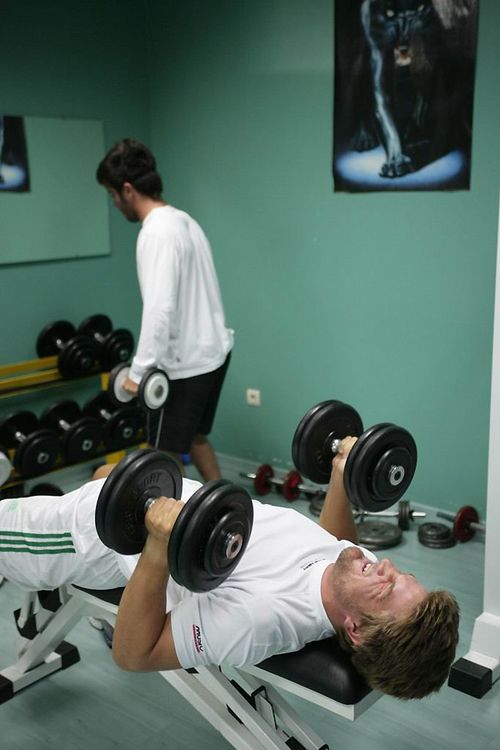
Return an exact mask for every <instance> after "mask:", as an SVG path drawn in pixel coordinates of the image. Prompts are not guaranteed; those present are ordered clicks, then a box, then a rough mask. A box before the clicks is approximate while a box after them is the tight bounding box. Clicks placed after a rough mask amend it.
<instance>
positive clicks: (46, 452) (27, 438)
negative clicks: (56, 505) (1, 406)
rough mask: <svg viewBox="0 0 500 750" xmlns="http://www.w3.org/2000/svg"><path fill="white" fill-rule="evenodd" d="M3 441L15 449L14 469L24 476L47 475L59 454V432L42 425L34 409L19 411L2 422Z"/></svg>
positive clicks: (1, 435) (0, 436)
mask: <svg viewBox="0 0 500 750" xmlns="http://www.w3.org/2000/svg"><path fill="white" fill-rule="evenodd" d="M0 441H1V442H2V443H4V444H5V445H6V446H7V447H8V448H15V449H16V452H15V454H14V468H15V469H16V471H17V472H18V473H19V474H20V475H21V476H23V477H33V476H36V475H37V474H44V473H45V472H46V471H49V469H51V468H52V466H53V465H54V464H55V462H56V460H57V457H58V455H59V448H60V446H59V438H58V435H57V432H55V431H54V430H49V429H46V428H43V429H42V428H40V424H39V421H38V419H37V417H36V416H35V414H33V412H31V411H19V412H17V413H16V414H11V415H10V416H8V417H6V418H5V419H2V421H1V422H0Z"/></svg>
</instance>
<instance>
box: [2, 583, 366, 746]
mask: <svg viewBox="0 0 500 750" xmlns="http://www.w3.org/2000/svg"><path fill="white" fill-rule="evenodd" d="M122 591H123V589H112V590H109V591H90V590H88V589H82V588H79V587H76V586H72V585H67V586H63V587H61V588H60V589H57V590H55V591H51V592H46V591H45V592H33V593H29V594H27V595H26V597H25V601H24V603H23V605H22V607H21V609H19V610H16V612H15V613H14V617H15V620H16V627H17V633H18V648H17V661H16V662H15V663H14V664H13V665H12V666H10V667H7V668H5V669H2V670H0V703H3V702H5V701H7V700H9V699H10V698H13V697H14V695H15V694H16V693H18V692H19V691H20V690H22V689H23V688H25V687H28V685H31V684H33V683H35V682H38V680H40V679H42V678H43V677H46V676H47V675H49V674H52V673H54V672H56V671H58V670H60V669H66V668H67V667H69V666H71V665H72V664H75V663H76V662H78V661H79V659H80V656H79V653H78V649H77V648H76V647H75V646H73V645H72V644H70V643H67V642H66V641H65V640H64V637H65V636H66V635H67V634H68V633H69V631H70V630H71V629H72V628H73V627H74V626H75V625H76V623H77V622H78V621H79V620H80V619H81V618H83V617H96V618H100V619H103V620H106V621H107V622H109V623H110V624H111V625H114V624H115V621H116V614H117V609H118V604H119V602H120V597H121V594H122ZM159 674H160V675H161V677H163V678H164V679H165V680H166V681H167V682H168V683H170V685H172V687H174V688H175V689H176V690H177V691H178V692H179V693H180V694H181V695H182V696H183V697H184V698H186V700H188V701H189V703H190V704H191V705H192V706H193V707H194V708H196V710H197V711H198V712H199V713H200V714H201V715H202V716H203V717H204V718H205V719H206V720H207V721H208V722H209V723H210V724H211V725H212V726H213V727H215V729H217V730H218V731H219V732H220V733H221V734H222V735H223V736H224V737H225V739H226V740H227V741H228V742H229V743H230V744H231V745H232V747H234V748H236V749H237V750H290V748H294V750H300V748H302V749H306V750H327V748H328V745H327V744H326V743H325V742H324V741H323V740H322V739H321V738H320V737H318V736H317V735H316V734H315V732H314V731H313V730H312V729H311V727H309V726H308V725H307V724H306V723H305V722H304V721H303V719H301V718H300V717H299V715H298V714H297V712H296V711H295V710H294V709H293V708H292V707H291V706H290V705H289V704H288V703H287V701H286V700H285V698H284V697H283V696H282V694H281V692H282V691H287V692H289V693H292V694H294V695H296V696H299V697H300V698H303V699H305V700H307V701H309V702H311V703H314V704H316V705H319V706H321V707H322V708H324V709H325V710H327V711H331V712H333V713H335V714H338V715H340V716H343V717H345V718H347V719H350V720H354V719H356V718H357V717H358V716H359V715H360V714H361V713H363V711H365V710H366V709H367V708H368V707H369V706H371V705H372V704H373V703H374V702H375V701H376V700H377V699H378V698H379V697H380V695H381V694H380V693H378V692H376V691H373V690H371V689H370V688H369V687H368V686H367V685H366V683H365V682H364V680H363V679H362V678H361V677H360V675H359V674H358V673H357V672H356V671H355V670H354V668H353V667H352V664H351V662H350V659H349V656H348V654H347V653H346V652H345V651H343V650H342V649H341V648H340V646H339V643H338V641H337V640H336V639H334V638H330V639H326V640H324V641H319V642H317V643H310V644H308V645H307V646H306V647H305V648H304V649H302V650H301V651H298V652H296V653H291V654H282V655H279V656H273V657H271V658H269V659H266V660H265V661H264V662H262V663H261V664H259V665H257V666H255V667H244V668H234V667H230V668H226V667H220V668H219V667H200V668H197V669H188V670H184V669H178V670H170V671H165V672H160V673H159Z"/></svg>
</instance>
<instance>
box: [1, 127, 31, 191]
mask: <svg viewBox="0 0 500 750" xmlns="http://www.w3.org/2000/svg"><path fill="white" fill-rule="evenodd" d="M29 189H30V175H29V168H28V152H27V146H26V135H25V131H24V119H23V118H22V117H18V116H16V115H2V114H0V192H8V193H26V192H28V191H29Z"/></svg>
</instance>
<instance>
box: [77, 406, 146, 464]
mask: <svg viewBox="0 0 500 750" xmlns="http://www.w3.org/2000/svg"><path fill="white" fill-rule="evenodd" d="M83 413H84V415H85V416H88V417H95V418H97V419H99V420H100V421H101V424H102V425H103V439H104V444H105V446H106V448H107V449H108V450H119V449H120V448H126V447H127V446H128V445H134V444H135V443H138V442H139V436H140V433H141V431H142V429H143V427H144V413H143V412H142V411H141V410H140V409H138V408H137V407H136V406H122V407H121V408H119V409H117V408H116V406H114V404H112V403H111V400H110V398H109V396H108V394H107V393H106V392H105V391H101V392H100V393H98V394H97V396H94V398H91V399H90V400H89V401H87V403H86V404H85V405H84V407H83Z"/></svg>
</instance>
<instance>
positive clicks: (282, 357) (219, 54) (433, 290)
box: [150, 0, 500, 510]
mask: <svg viewBox="0 0 500 750" xmlns="http://www.w3.org/2000/svg"><path fill="white" fill-rule="evenodd" d="M332 5H333V4H332V2H331V1H330V0H313V1H312V2H311V0H272V1H271V2H269V0H252V2H250V1H248V2H247V1H246V0H240V1H238V2H236V1H235V0H210V1H209V2H207V1H206V0H183V1H182V2H178V3H174V4H173V5H168V6H166V5H165V3H164V2H161V0H151V2H150V8H151V18H150V29H151V34H152V40H153V43H152V58H151V62H152V65H151V72H152V81H151V84H152V87H151V114H152V118H151V127H152V146H153V148H154V150H155V152H156V153H157V155H158V156H159V160H160V163H161V166H162V169H163V173H164V176H165V181H166V185H167V191H166V196H167V199H168V200H170V201H171V202H172V203H174V204H175V205H178V206H180V207H183V208H185V209H187V210H188V211H190V212H192V213H193V215H194V216H195V217H197V218H198V220H199V221H200V222H201V224H202V226H204V228H205V230H206V232H207V234H208V236H209V238H210V239H211V241H212V245H213V249H214V254H215V258H216V263H217V266H218V270H219V275H220V281H221V285H222V289H223V293H224V299H225V305H226V311H227V318H228V322H229V324H230V325H232V326H233V327H234V328H235V329H236V346H235V350H234V360H233V364H232V366H231V370H230V373H229V375H228V382H227V386H226V387H225V391H224V393H223V398H222V403H221V408H220V412H219V416H218V421H217V428H216V432H215V435H214V437H215V442H216V446H217V448H218V449H219V450H221V451H223V452H227V453H230V454H234V455H239V456H242V457H246V458H251V459H255V463H256V464H258V463H260V462H261V461H272V462H277V463H282V464H287V463H289V462H290V442H291V438H292V435H293V431H294V428H295V426H296V424H297V422H298V421H299V419H300V418H301V416H302V415H303V414H304V412H305V411H306V410H307V409H308V408H309V407H310V406H312V405H313V404H314V403H316V402H318V401H321V400H323V399H327V398H338V399H341V400H344V401H347V402H348V403H351V404H353V405H354V406H355V407H356V408H357V409H358V410H359V411H360V413H361V415H362V417H363V419H364V422H365V425H369V424H373V423H375V422H379V421H392V422H396V423H399V424H402V425H404V426H405V427H407V428H408V429H410V431H411V432H412V433H413V434H414V436H415V438H416V441H417V444H418V446H419V466H418V470H417V475H416V478H415V481H414V484H413V486H412V488H411V492H410V493H409V497H410V498H411V499H413V501H414V502H415V503H418V502H421V503H428V504H431V505H436V506H440V507H443V508H450V509H454V510H455V509H457V508H458V507H459V506H460V505H462V504H464V503H472V504H474V505H476V506H478V508H479V509H481V510H483V509H484V508H485V492H486V469H487V443H488V427H489V397H490V371H491V344H492V315H493V295H494V268H495V254H496V234H497V217H498V203H497V201H498V177H499V164H498V145H497V138H498V135H497V134H498V122H499V99H498V72H499V65H498V41H497V32H496V29H498V24H499V21H500V5H498V3H496V2H484V1H483V3H482V7H481V16H480V33H479V51H478V66H477V88H476V100H475V116H474V140H473V156H472V159H473V160H472V189H471V191H470V192H457V193H436V192H433V193H431V192H429V193H410V194H397V193H390V194H385V195H383V194H366V195H345V194H334V193H333V191H332V181H331V176H330V160H331V150H332V100H333V83H332V78H333V71H332V61H333V41H332V40H333V34H332V31H333V8H332ZM247 387H253V388H260V389H261V391H262V406H261V407H260V408H254V407H249V406H247V405H246V404H245V400H244V396H245V389H246V388H247Z"/></svg>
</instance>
